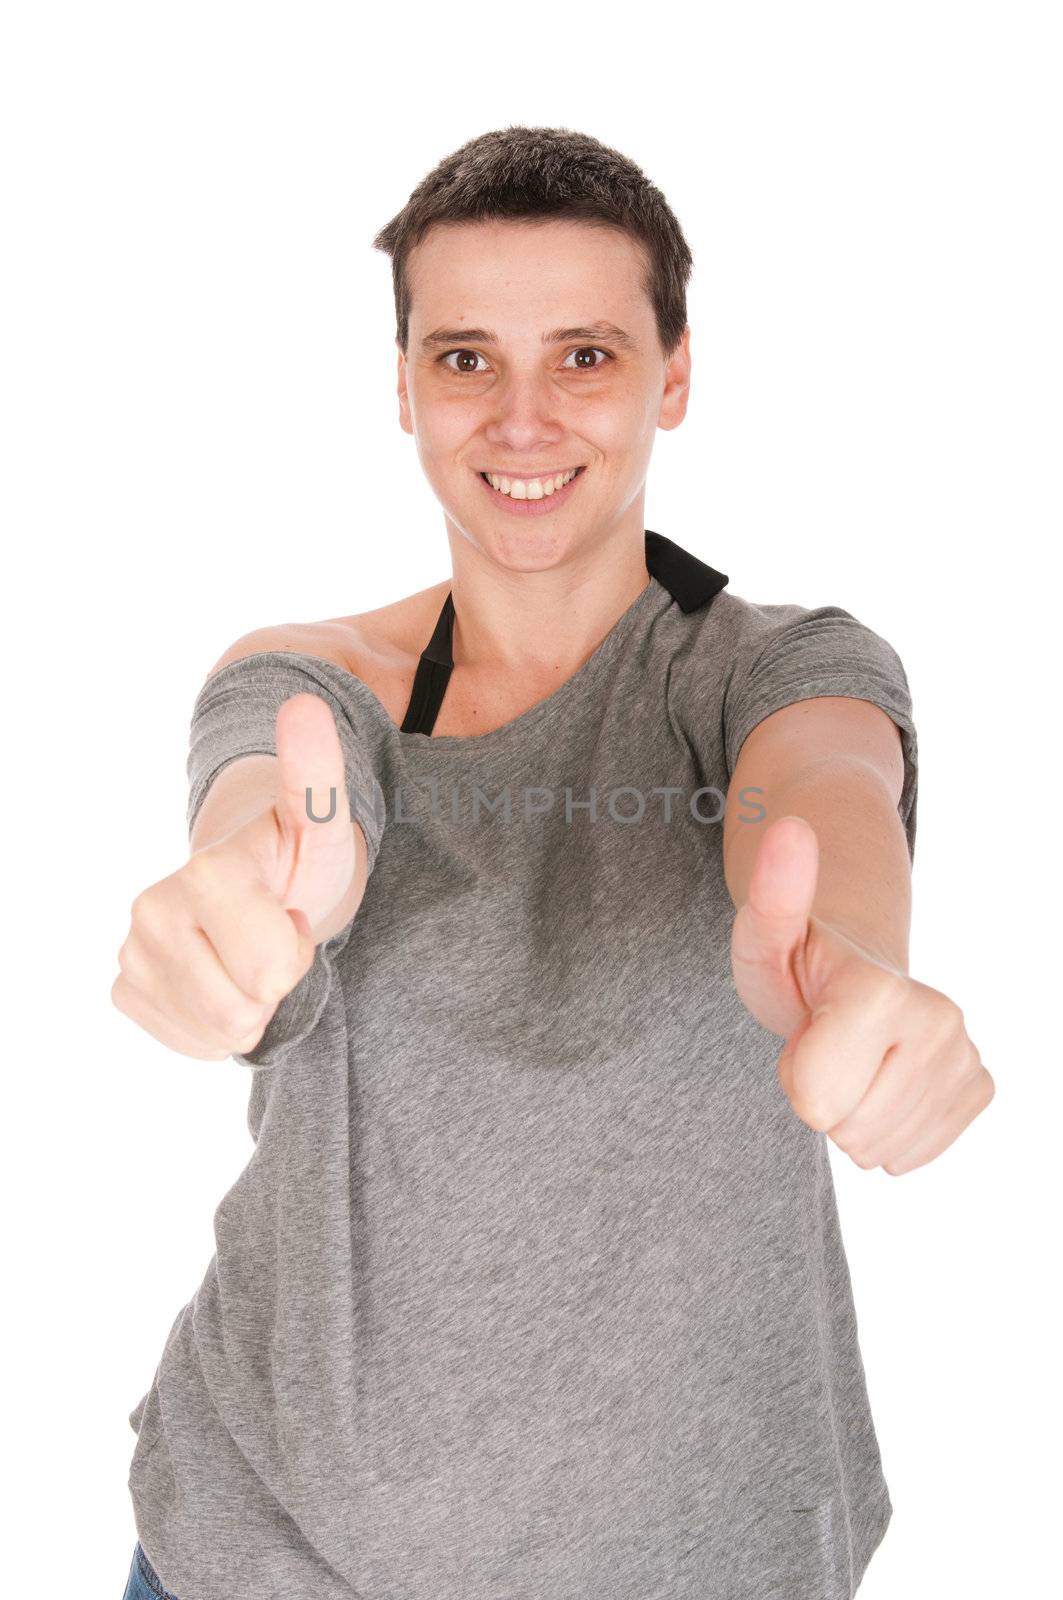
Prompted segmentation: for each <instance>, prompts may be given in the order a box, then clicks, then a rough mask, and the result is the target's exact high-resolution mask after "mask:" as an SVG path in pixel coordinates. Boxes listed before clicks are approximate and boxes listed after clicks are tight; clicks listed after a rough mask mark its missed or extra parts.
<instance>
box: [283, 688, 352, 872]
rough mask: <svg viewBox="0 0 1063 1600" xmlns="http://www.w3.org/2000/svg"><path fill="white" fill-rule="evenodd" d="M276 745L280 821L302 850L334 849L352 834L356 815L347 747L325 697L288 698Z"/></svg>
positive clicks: (309, 695)
mask: <svg viewBox="0 0 1063 1600" xmlns="http://www.w3.org/2000/svg"><path fill="white" fill-rule="evenodd" d="M276 743H277V761H278V775H277V776H278V783H277V799H276V802H275V805H276V810H277V814H278V820H279V821H280V823H281V825H282V827H283V828H284V829H285V831H286V833H288V834H290V835H292V836H294V837H297V838H299V842H300V846H306V847H319V846H321V845H334V844H335V842H336V840H337V839H338V838H344V837H346V836H347V835H348V834H349V833H350V826H351V811H350V804H349V802H348V798H347V774H346V770H345V767H344V761H343V746H342V745H341V743H340V736H339V733H338V732H337V730H336V723H335V721H334V719H333V715H332V711H331V709H330V708H329V706H328V704H327V703H326V702H325V701H324V700H322V699H321V697H320V695H316V694H293V695H291V696H290V697H289V698H288V699H287V700H285V702H284V704H283V705H282V706H281V707H280V708H279V710H278V712H277V724H276ZM304 835H305V838H304V837H303V836H304Z"/></svg>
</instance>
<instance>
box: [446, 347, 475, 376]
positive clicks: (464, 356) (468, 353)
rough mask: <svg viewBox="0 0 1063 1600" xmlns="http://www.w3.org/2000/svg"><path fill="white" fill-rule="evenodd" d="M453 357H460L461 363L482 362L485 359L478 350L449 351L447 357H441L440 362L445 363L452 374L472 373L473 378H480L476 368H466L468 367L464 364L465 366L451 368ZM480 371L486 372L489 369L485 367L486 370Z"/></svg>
mask: <svg viewBox="0 0 1063 1600" xmlns="http://www.w3.org/2000/svg"><path fill="white" fill-rule="evenodd" d="M451 356H457V357H459V359H460V361H461V362H462V363H465V362H467V361H470V360H471V361H482V360H483V357H482V356H481V355H480V352H479V351H478V350H448V351H447V353H446V355H443V356H440V358H439V359H440V361H442V362H443V364H444V366H447V367H450V370H451V372H461V373H466V372H467V373H471V374H472V376H473V377H478V376H479V373H478V372H477V369H476V368H475V367H474V366H472V367H470V366H466V365H464V364H463V365H460V366H457V367H451V366H450V358H451ZM480 370H481V371H486V370H487V369H486V367H484V368H481V369H480Z"/></svg>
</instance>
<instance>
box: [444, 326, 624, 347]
mask: <svg viewBox="0 0 1063 1600" xmlns="http://www.w3.org/2000/svg"><path fill="white" fill-rule="evenodd" d="M574 339H585V340H587V341H588V342H590V341H592V340H594V339H608V341H609V343H610V344H617V345H620V346H621V348H622V349H624V350H637V349H638V346H637V344H636V343H635V340H634V339H633V338H632V337H631V335H630V334H629V333H625V332H624V330H623V328H618V327H617V326H616V324H615V323H614V322H591V323H588V324H587V326H586V327H585V328H551V330H550V331H549V333H544V334H543V344H568V343H570V342H571V341H572V340H574ZM501 342H502V341H501V339H499V337H498V335H497V333H492V332H491V331H490V329H489V328H436V330H435V332H434V333H428V334H425V336H424V338H423V339H422V340H421V349H422V350H431V349H434V348H435V347H436V346H438V345H443V344H446V345H461V344H501Z"/></svg>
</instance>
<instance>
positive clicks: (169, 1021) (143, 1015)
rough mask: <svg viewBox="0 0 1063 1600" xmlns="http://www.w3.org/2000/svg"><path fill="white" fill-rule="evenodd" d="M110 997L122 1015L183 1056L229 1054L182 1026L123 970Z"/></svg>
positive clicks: (215, 1058)
mask: <svg viewBox="0 0 1063 1600" xmlns="http://www.w3.org/2000/svg"><path fill="white" fill-rule="evenodd" d="M111 999H112V1001H113V1002H114V1004H115V1006H116V1007H117V1008H118V1010H119V1011H121V1012H122V1013H123V1015H124V1016H127V1017H128V1018H129V1019H130V1021H131V1022H135V1023H136V1024H137V1026H138V1027H139V1028H143V1029H144V1031H145V1033H150V1034H151V1035H152V1037H153V1038H155V1039H158V1041H159V1043H160V1044H164V1045H165V1046H166V1047H167V1049H168V1050H176V1051H177V1053H178V1054H179V1055H182V1056H194V1057H195V1058H196V1059H197V1060H198V1061H224V1060H225V1058H226V1056H229V1055H231V1054H232V1051H230V1050H223V1049H221V1048H218V1049H211V1048H210V1046H209V1045H208V1044H207V1043H206V1042H205V1041H204V1040H203V1039H202V1037H198V1036H196V1035H193V1034H192V1033H190V1032H189V1030H188V1029H187V1028H183V1027H181V1026H180V1025H179V1024H178V1023H177V1022H175V1021H174V1020H173V1018H172V1017H170V1016H167V1015H166V1014H165V1013H164V1012H162V1011H160V1010H159V1008H158V1006H156V1005H154V1004H153V1003H152V1001H150V1000H149V999H148V998H147V996H146V995H144V994H143V993H142V992H141V991H140V990H139V989H137V988H136V987H135V986H134V985H133V983H132V982H131V980H130V979H129V978H128V977H126V975H125V973H119V974H118V977H117V978H116V979H115V981H114V983H113V984H112V986H111Z"/></svg>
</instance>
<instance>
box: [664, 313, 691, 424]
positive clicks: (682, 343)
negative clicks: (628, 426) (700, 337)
mask: <svg viewBox="0 0 1063 1600" xmlns="http://www.w3.org/2000/svg"><path fill="white" fill-rule="evenodd" d="M689 398H690V324H689V323H688V324H687V326H686V327H685V328H684V329H683V334H682V337H681V338H680V340H679V343H678V344H677V345H676V347H675V349H674V350H673V351H672V354H671V355H670V356H669V358H668V365H667V366H666V367H665V369H664V390H663V392H662V394H661V409H660V411H659V412H658V414H657V426H658V427H659V428H663V429H664V430H665V431H666V432H667V431H668V430H670V429H672V428H678V426H679V424H680V423H681V422H682V420H683V418H684V417H685V416H686V414H687V401H688V399H689Z"/></svg>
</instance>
